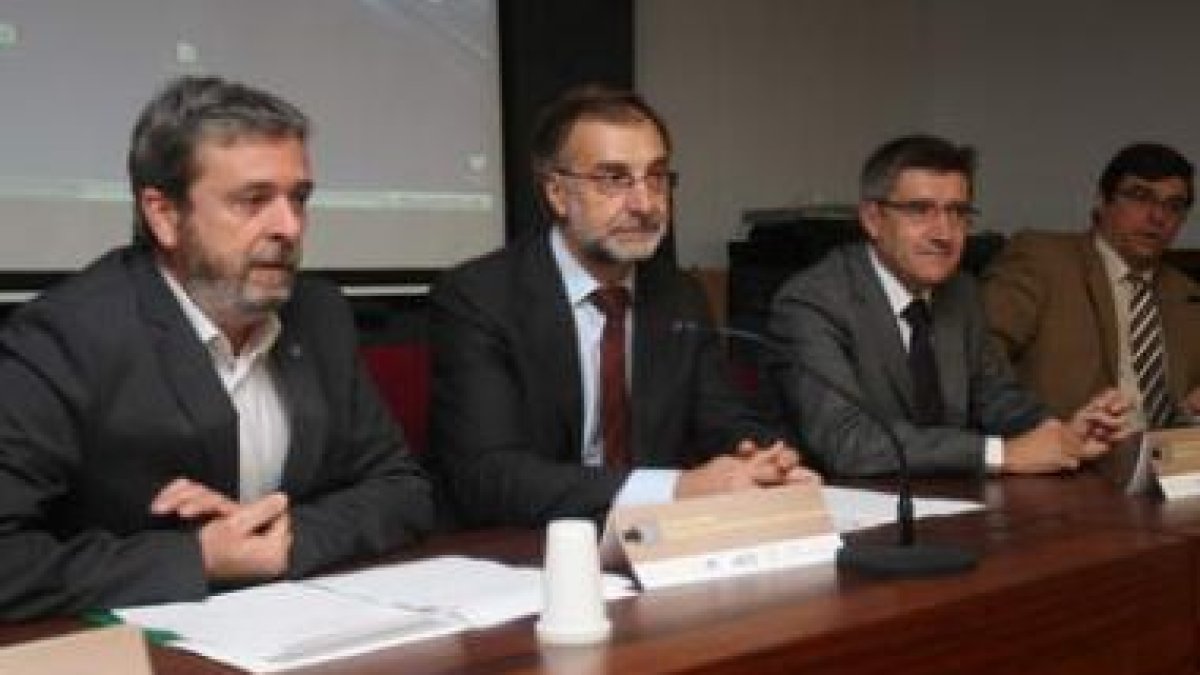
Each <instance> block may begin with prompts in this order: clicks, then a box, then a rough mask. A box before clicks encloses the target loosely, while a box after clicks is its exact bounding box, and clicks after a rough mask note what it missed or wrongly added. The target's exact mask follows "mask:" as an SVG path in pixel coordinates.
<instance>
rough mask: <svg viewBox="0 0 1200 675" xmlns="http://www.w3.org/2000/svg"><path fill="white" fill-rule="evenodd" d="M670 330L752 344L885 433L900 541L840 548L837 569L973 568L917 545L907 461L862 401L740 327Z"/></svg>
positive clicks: (965, 560)
mask: <svg viewBox="0 0 1200 675" xmlns="http://www.w3.org/2000/svg"><path fill="white" fill-rule="evenodd" d="M674 328H675V332H677V333H691V334H695V335H701V334H704V333H712V334H715V335H720V336H726V337H730V338H734V339H740V340H746V341H748V342H751V343H753V344H755V345H757V346H758V347H759V348H761V349H762V350H763V351H766V352H769V353H771V354H774V355H775V356H776V357H777V358H780V359H781V360H782V362H783V364H784V365H786V366H787V367H788V368H789V369H790V370H792V371H794V372H803V373H805V374H807V375H809V376H811V377H812V378H813V379H814V380H816V381H817V382H819V383H820V384H821V385H822V386H824V387H826V388H827V389H830V390H832V391H833V392H835V393H836V394H838V395H839V396H841V397H842V399H843V400H845V401H846V402H848V403H850V404H851V405H853V406H854V407H855V408H857V409H858V410H859V412H861V413H863V414H864V415H866V416H867V417H868V418H869V419H870V420H871V421H872V422H874V423H875V425H876V426H878V427H879V428H880V429H881V430H882V431H883V433H884V436H886V437H887V439H888V442H889V444H890V445H891V447H892V451H893V453H894V454H895V458H896V525H897V527H898V528H899V530H900V537H899V541H898V542H897V543H896V544H855V545H851V544H843V545H842V548H840V549H838V553H837V566H838V568H839V569H849V570H855V571H858V572H862V573H865V574H869V575H872V576H882V577H897V578H899V577H928V576H938V575H943V574H956V573H959V572H965V571H967V570H970V569H972V568H974V567H975V565H976V564H977V563H978V560H979V556H978V555H977V554H976V553H975V552H973V551H969V550H967V549H964V548H961V547H958V546H952V545H940V544H918V543H917V542H916V540H915V536H914V529H915V520H916V517H915V514H914V512H913V497H912V479H911V477H910V475H909V472H908V457H907V455H906V453H905V452H904V445H903V444H902V443H901V442H900V438H899V437H897V436H896V432H895V431H893V430H892V427H891V425H890V424H888V423H887V421H886V420H884V419H883V417H882V416H881V415H879V414H877V413H876V412H875V411H874V410H873V409H872V408H871V407H870V406H868V405H867V403H866V401H864V400H862V399H860V398H859V397H858V396H857V395H855V394H853V393H852V392H850V391H848V390H847V389H846V388H845V387H844V386H842V385H841V384H839V383H837V382H834V381H833V380H831V379H829V378H828V377H825V376H824V375H823V374H821V372H820V371H818V370H816V369H815V368H812V367H810V366H809V365H808V364H806V363H804V362H803V361H800V360H799V359H793V358H792V356H791V354H790V353H788V351H787V350H786V349H784V348H783V347H782V346H780V345H779V344H777V343H775V342H774V341H773V340H769V339H767V338H765V337H763V336H761V335H759V334H757V333H753V332H751V331H747V330H741V329H738V328H728V327H716V326H713V327H709V326H704V325H701V324H699V323H697V322H695V321H677V322H675V324H674Z"/></svg>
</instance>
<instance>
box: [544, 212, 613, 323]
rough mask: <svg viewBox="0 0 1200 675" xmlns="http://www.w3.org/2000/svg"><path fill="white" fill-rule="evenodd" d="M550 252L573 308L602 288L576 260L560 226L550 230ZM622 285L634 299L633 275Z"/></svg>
mask: <svg viewBox="0 0 1200 675" xmlns="http://www.w3.org/2000/svg"><path fill="white" fill-rule="evenodd" d="M550 252H551V253H552V254H553V255H554V262H555V264H556V265H557V266H558V274H559V276H560V277H562V280H563V285H564V286H565V287H566V289H567V301H568V302H570V303H571V306H572V307H575V306H578V305H579V304H580V303H583V302H585V301H587V298H588V296H589V295H591V294H592V291H594V290H596V289H597V288H600V283H599V282H597V281H596V279H595V278H594V277H593V276H592V275H591V274H590V273H589V272H588V271H587V270H586V269H584V267H583V265H581V264H580V263H579V260H578V259H576V258H575V254H573V253H571V251H570V249H569V248H567V240H566V238H565V237H563V233H562V228H561V227H559V226H554V227H551V228H550ZM621 285H622V286H624V287H625V288H626V289H628V290H629V292H630V297H633V274H630V275H629V276H628V277H626V278H625V279H623V280H621Z"/></svg>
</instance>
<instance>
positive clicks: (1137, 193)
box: [1117, 185, 1192, 218]
mask: <svg viewBox="0 0 1200 675" xmlns="http://www.w3.org/2000/svg"><path fill="white" fill-rule="evenodd" d="M1117 196H1118V197H1120V198H1121V199H1124V200H1125V201H1127V202H1129V203H1131V204H1134V205H1135V206H1138V207H1140V208H1143V209H1151V208H1154V207H1156V206H1157V207H1161V208H1162V209H1163V210H1164V211H1166V212H1167V213H1168V214H1169V215H1170V216H1172V217H1174V218H1182V217H1184V216H1186V215H1187V212H1188V210H1189V209H1191V208H1192V202H1191V200H1190V199H1188V198H1187V197H1159V196H1158V195H1157V194H1155V193H1154V190H1151V189H1150V188H1148V187H1142V186H1140V185H1134V186H1132V187H1127V188H1125V189H1124V190H1118V191H1117Z"/></svg>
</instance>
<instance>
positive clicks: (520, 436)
mask: <svg viewBox="0 0 1200 675" xmlns="http://www.w3.org/2000/svg"><path fill="white" fill-rule="evenodd" d="M533 160H534V162H533V163H534V167H533V168H534V172H535V175H536V176H537V177H538V180H539V190H540V195H541V197H542V198H543V200H544V205H545V207H546V208H547V210H548V212H549V214H550V216H551V217H552V219H553V221H554V223H553V225H552V226H551V227H549V228H537V229H535V230H534V231H532V232H531V233H529V234H527V235H526V236H524V237H523V238H521V239H519V240H517V241H515V242H513V243H512V244H510V245H509V246H507V247H506V248H504V249H502V250H500V251H498V252H495V253H493V254H491V255H488V256H485V257H483V258H481V259H479V260H475V261H472V262H469V263H467V264H465V265H463V266H461V267H459V268H458V269H455V270H452V271H451V272H449V273H447V274H446V275H445V276H444V277H443V278H442V279H441V280H440V281H439V283H438V284H437V287H436V288H435V289H434V291H433V294H432V343H433V350H434V384H433V388H434V402H433V418H432V428H431V439H432V442H431V450H432V451H433V453H434V458H435V460H436V463H437V466H438V468H439V469H440V471H441V472H442V473H443V474H444V478H445V480H446V483H447V484H448V486H449V488H450V495H451V497H452V499H453V502H454V505H455V506H456V507H457V510H458V514H459V516H460V517H461V518H462V519H463V520H465V521H466V522H467V523H469V524H476V525H478V524H495V523H510V524H520V525H540V524H544V523H546V522H547V521H549V520H551V519H554V518H559V517H567V516H574V517H591V518H600V517H602V516H603V515H604V514H605V512H607V510H608V509H609V507H610V506H611V505H612V504H613V502H614V500H616V501H618V502H620V503H633V502H642V503H644V502H648V501H664V500H670V499H672V498H673V497H680V496H689V495H700V494H707V493H712V492H718V491H723V490H729V489H735V488H740V487H751V486H755V485H763V484H766V485H772V484H778V483H782V482H785V481H788V480H801V479H806V480H811V479H814V477H813V476H812V475H811V474H809V473H808V472H806V471H805V470H803V469H800V468H798V467H797V464H796V462H797V457H796V453H795V451H794V450H792V449H791V448H789V447H787V446H785V445H784V444H783V443H781V442H779V441H778V440H777V439H778V438H779V436H778V434H777V433H776V432H775V431H774V430H773V429H771V428H770V427H768V426H767V425H765V424H764V423H763V421H762V420H761V419H759V417H758V416H757V415H756V414H755V413H754V412H752V410H751V409H750V408H748V407H747V406H746V405H745V404H744V403H743V401H742V400H741V397H740V396H739V395H738V393H737V392H736V391H735V390H734V389H733V388H732V387H731V386H730V383H729V381H728V380H727V379H726V376H725V373H724V370H723V367H722V364H721V358H720V347H719V344H718V341H717V340H715V339H714V338H713V336H712V335H711V334H705V333H704V332H703V331H680V330H677V327H678V326H679V325H683V324H681V322H686V323H687V325H699V326H708V325H709V324H708V313H707V310H706V304H705V299H704V297H703V296H702V294H701V292H700V290H699V288H698V285H697V284H696V283H695V282H694V281H693V280H692V279H691V278H689V277H687V276H686V275H684V274H683V273H681V272H680V271H679V270H678V269H677V268H676V267H675V266H674V265H673V264H672V263H671V262H670V261H668V260H667V259H666V258H665V257H664V256H660V255H657V252H658V248H659V243H660V242H661V240H662V238H663V236H664V235H665V234H666V232H667V229H668V213H669V203H670V193H671V188H672V186H673V184H674V181H675V174H674V173H672V171H671V168H670V146H669V141H668V137H667V131H666V129H665V127H664V126H663V124H662V122H661V120H660V119H659V117H658V116H657V115H656V114H655V113H654V111H653V110H651V109H650V108H649V107H648V106H647V105H646V104H645V103H644V102H643V101H642V100H641V99H640V98H639V97H637V96H636V95H634V94H630V93H627V92H621V91H613V90H610V89H607V88H601V87H584V88H581V89H579V90H576V91H573V92H571V93H568V94H567V95H566V96H564V97H563V98H562V99H561V100H559V101H557V102H555V103H554V104H553V105H552V106H551V107H550V108H549V109H548V110H547V111H546V112H545V113H544V116H543V118H542V121H541V124H540V126H539V129H538V131H537V133H536V135H535V137H534V151H533ZM613 296H615V297H616V300H615V301H613V300H609V299H606V298H611V297H613ZM610 302H612V303H613V304H615V307H609V305H608V303H610ZM605 312H611V314H606V313H605ZM626 351H628V357H627V356H626ZM723 453H728V454H723ZM680 468H682V469H683V470H682V471H679V470H678V469H680Z"/></svg>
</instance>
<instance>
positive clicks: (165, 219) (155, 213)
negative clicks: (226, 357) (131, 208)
mask: <svg viewBox="0 0 1200 675" xmlns="http://www.w3.org/2000/svg"><path fill="white" fill-rule="evenodd" d="M138 205H139V207H140V208H141V210H142V217H143V218H144V219H145V221H146V224H147V225H148V226H149V228H150V234H151V235H152V236H153V237H154V239H155V241H157V242H158V245H159V246H160V247H162V248H163V249H166V250H173V249H174V248H175V247H176V246H177V245H178V244H179V226H180V221H181V220H182V218H183V214H182V213H180V211H179V207H178V206H177V205H176V204H175V202H174V201H172V200H171V199H170V198H168V197H167V196H166V195H165V194H163V193H162V191H161V190H159V189H158V188H142V191H141V193H140V194H139V195H138Z"/></svg>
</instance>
